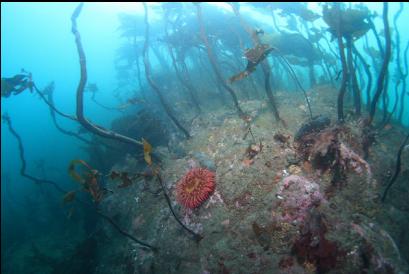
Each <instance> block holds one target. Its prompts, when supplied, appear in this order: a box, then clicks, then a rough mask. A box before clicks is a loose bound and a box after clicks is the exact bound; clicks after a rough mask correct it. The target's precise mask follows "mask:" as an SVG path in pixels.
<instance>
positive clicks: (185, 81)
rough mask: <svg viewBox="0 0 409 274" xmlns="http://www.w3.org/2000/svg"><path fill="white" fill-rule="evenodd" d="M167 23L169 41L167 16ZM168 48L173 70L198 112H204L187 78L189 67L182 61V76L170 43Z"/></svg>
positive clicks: (166, 31)
mask: <svg viewBox="0 0 409 274" xmlns="http://www.w3.org/2000/svg"><path fill="white" fill-rule="evenodd" d="M165 22H166V23H165V35H166V39H167V40H168V39H169V31H168V18H166V16H165ZM167 47H168V51H169V55H170V57H171V59H172V65H173V68H174V69H175V72H176V76H177V78H178V80H179V82H180V83H181V84H182V85H183V86H184V87H185V88H186V90H187V91H188V93H189V96H190V99H191V100H192V102H193V104H194V105H195V107H196V109H197V111H198V112H199V113H200V112H202V109H201V108H200V105H199V100H198V98H197V97H196V93H197V91H196V90H195V88H194V87H193V85H192V84H191V83H190V82H189V80H188V79H187V78H188V77H187V67H186V64H185V63H184V60H183V61H182V62H183V66H182V68H183V69H182V71H183V73H184V75H183V76H182V75H181V71H180V70H179V68H178V66H177V63H176V57H175V53H174V52H173V48H172V46H171V44H170V43H167Z"/></svg>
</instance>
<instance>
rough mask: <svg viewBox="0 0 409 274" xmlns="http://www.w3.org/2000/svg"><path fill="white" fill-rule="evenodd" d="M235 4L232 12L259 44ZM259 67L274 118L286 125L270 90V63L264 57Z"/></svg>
mask: <svg viewBox="0 0 409 274" xmlns="http://www.w3.org/2000/svg"><path fill="white" fill-rule="evenodd" d="M236 4H237V5H235V4H231V7H232V9H233V12H234V14H235V15H236V16H237V17H238V19H239V21H240V24H241V26H242V27H243V29H244V30H245V31H246V32H247V33H248V35H250V37H251V39H252V41H253V45H254V46H257V45H260V44H261V43H260V39H259V37H258V36H257V33H256V31H255V30H254V29H252V28H251V27H250V26H249V25H248V24H247V22H246V21H245V20H244V19H243V18H242V17H241V14H240V11H239V6H238V5H240V4H239V3H236ZM261 67H262V70H263V74H264V89H265V91H266V95H267V98H268V102H269V106H270V108H271V111H272V112H273V114H274V118H275V119H276V121H277V122H281V123H282V124H283V125H284V126H286V123H285V121H284V120H283V119H281V117H280V113H279V112H278V108H277V104H276V102H275V99H274V95H273V92H272V90H271V83H270V79H271V68H270V65H269V64H268V60H267V59H265V60H263V61H262V62H261Z"/></svg>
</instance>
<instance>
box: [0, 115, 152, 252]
mask: <svg viewBox="0 0 409 274" xmlns="http://www.w3.org/2000/svg"><path fill="white" fill-rule="evenodd" d="M2 119H3V121H4V122H5V123H6V125H7V127H8V129H9V131H10V133H11V135H13V136H14V138H16V141H17V143H18V150H19V156H20V161H21V168H20V175H21V176H22V177H24V178H27V179H29V180H30V181H32V182H34V183H35V184H48V185H52V186H53V187H54V188H55V189H56V190H57V191H58V192H60V193H63V194H66V193H68V191H66V190H64V189H63V188H61V187H60V186H59V185H58V184H57V183H56V182H54V181H51V180H47V179H42V178H38V177H34V176H32V175H30V174H28V173H27V172H26V166H27V162H26V159H25V156H24V146H23V141H22V139H21V137H20V135H19V134H18V133H17V132H16V130H15V129H14V128H13V124H12V122H11V118H10V116H9V115H8V114H4V115H3V116H2ZM74 199H75V200H76V201H78V202H79V203H80V204H81V205H82V206H85V207H91V208H95V207H94V206H93V205H91V204H89V203H87V202H84V201H82V200H80V199H78V198H74ZM95 209H96V213H97V214H98V215H99V216H100V217H103V218H104V219H105V220H107V221H108V222H109V223H110V224H111V225H112V226H113V227H114V228H115V229H116V230H117V231H118V232H119V233H121V234H122V235H124V236H126V237H128V238H129V239H131V240H132V241H134V242H136V243H138V244H140V245H141V246H144V247H147V248H149V249H151V250H152V251H157V248H156V247H154V246H151V245H150V244H147V243H145V242H142V241H140V240H138V239H136V238H135V237H134V236H132V235H130V234H129V233H127V232H125V231H124V230H123V229H122V228H121V227H120V226H119V225H118V224H117V223H115V222H114V221H113V220H112V219H111V218H110V217H109V216H107V215H105V214H103V213H102V212H100V211H99V210H98V209H97V208H95Z"/></svg>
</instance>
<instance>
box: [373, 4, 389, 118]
mask: <svg viewBox="0 0 409 274" xmlns="http://www.w3.org/2000/svg"><path fill="white" fill-rule="evenodd" d="M383 24H384V29H385V39H386V45H385V48H386V51H385V56H384V59H383V64H382V69H381V71H380V72H379V76H378V80H377V83H376V91H375V95H374V98H373V99H372V102H371V110H370V113H369V121H368V125H371V124H372V121H373V119H374V116H375V112H376V104H377V103H378V100H379V97H380V96H381V94H382V90H383V89H384V79H385V76H386V73H387V70H388V65H389V60H390V58H391V34H390V30H389V21H388V3H383ZM384 107H386V106H384Z"/></svg>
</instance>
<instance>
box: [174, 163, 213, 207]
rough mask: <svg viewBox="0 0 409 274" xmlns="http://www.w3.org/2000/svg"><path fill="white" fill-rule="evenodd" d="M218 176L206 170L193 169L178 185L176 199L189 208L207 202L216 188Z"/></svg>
mask: <svg viewBox="0 0 409 274" xmlns="http://www.w3.org/2000/svg"><path fill="white" fill-rule="evenodd" d="M215 178H216V175H215V173H214V172H212V171H210V170H208V169H205V168H193V169H191V170H189V172H188V173H186V174H185V176H183V178H182V179H180V180H179V182H178V183H177V185H176V199H177V201H178V202H179V203H180V204H182V205H183V206H184V207H187V208H191V209H193V208H196V207H198V206H200V205H201V204H202V203H203V202H204V201H206V200H207V199H208V198H209V197H210V195H211V194H212V193H213V191H214V189H215V187H216V179H215Z"/></svg>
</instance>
